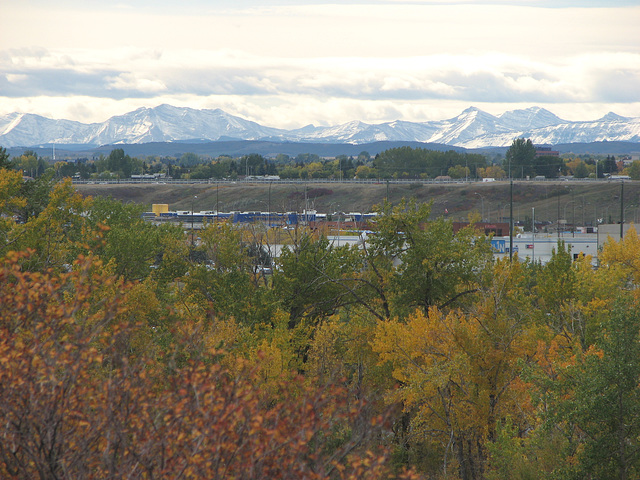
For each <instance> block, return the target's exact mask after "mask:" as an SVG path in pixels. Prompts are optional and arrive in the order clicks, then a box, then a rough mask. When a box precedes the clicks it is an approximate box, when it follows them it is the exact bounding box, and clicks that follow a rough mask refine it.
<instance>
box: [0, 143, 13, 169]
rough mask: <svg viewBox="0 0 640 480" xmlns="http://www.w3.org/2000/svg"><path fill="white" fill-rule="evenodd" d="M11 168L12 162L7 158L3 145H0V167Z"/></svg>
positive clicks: (7, 153) (7, 154)
mask: <svg viewBox="0 0 640 480" xmlns="http://www.w3.org/2000/svg"><path fill="white" fill-rule="evenodd" d="M2 168H4V169H6V170H11V169H12V168H13V162H12V161H11V160H10V159H9V152H7V149H6V148H4V147H0V169H2Z"/></svg>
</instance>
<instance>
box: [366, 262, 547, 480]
mask: <svg viewBox="0 0 640 480" xmlns="http://www.w3.org/2000/svg"><path fill="white" fill-rule="evenodd" d="M523 279H524V277H523V273H522V268H521V267H520V265H519V264H517V263H515V264H509V263H508V262H506V261H505V262H498V263H497V265H496V267H495V273H494V278H493V281H492V283H491V284H490V285H489V286H488V287H486V288H485V289H484V290H483V291H482V292H481V294H480V295H479V298H478V302H477V304H476V305H477V306H476V307H474V308H473V309H472V310H470V311H468V312H466V313H465V312H462V311H459V310H458V311H451V312H449V313H448V314H444V313H442V312H441V311H440V310H438V309H437V308H431V309H430V310H429V312H428V314H426V315H425V314H422V313H420V312H418V311H416V313H415V314H413V315H412V316H410V318H409V319H408V321H407V322H406V323H405V322H400V321H397V320H392V321H389V322H384V323H380V324H379V325H378V328H377V331H376V336H375V340H374V345H373V348H374V350H375V351H377V352H378V353H379V354H380V361H381V362H390V363H391V364H392V366H393V376H394V378H395V379H396V380H397V381H398V383H399V385H400V386H399V388H398V389H397V390H395V391H393V392H391V393H389V394H388V399H389V400H390V401H399V402H401V403H402V405H403V407H404V410H405V411H406V412H412V413H413V418H412V424H413V426H414V430H413V431H414V435H415V436H416V437H417V438H415V439H414V441H428V442H431V443H432V444H433V446H434V448H438V447H437V446H438V445H444V446H445V448H443V449H441V452H442V458H443V464H442V469H443V471H444V473H445V474H447V473H448V471H450V470H451V469H452V468H453V466H454V465H455V466H456V468H457V469H458V472H459V475H460V478H462V479H463V480H472V479H480V478H483V474H484V473H483V472H484V468H485V461H486V457H487V451H486V443H487V442H492V441H494V440H495V438H496V424H497V421H498V420H499V419H502V418H506V416H507V415H511V416H512V417H513V418H515V419H516V421H517V422H518V423H519V424H525V423H526V421H527V418H526V417H527V415H529V414H531V406H530V401H529V398H528V395H527V392H526V384H525V383H524V382H523V381H522V380H521V378H520V373H521V371H522V369H523V366H524V365H526V364H527V363H530V362H532V361H533V359H534V356H535V351H536V335H537V334H536V331H535V330H536V329H535V326H534V325H533V323H532V321H531V317H530V315H529V313H528V312H529V310H530V309H529V308H527V304H526V302H527V299H526V295H525V287H524V281H523Z"/></svg>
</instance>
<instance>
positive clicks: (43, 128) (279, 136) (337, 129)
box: [0, 105, 640, 149]
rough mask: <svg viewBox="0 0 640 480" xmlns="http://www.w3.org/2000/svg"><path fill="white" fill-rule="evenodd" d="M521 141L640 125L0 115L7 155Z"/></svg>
mask: <svg viewBox="0 0 640 480" xmlns="http://www.w3.org/2000/svg"><path fill="white" fill-rule="evenodd" d="M521 137H524V138H530V139H531V140H532V141H533V143H535V144H539V145H557V144H566V143H589V142H605V141H606V142H612V141H618V142H620V141H622V142H640V117H631V118H630V117H622V116H619V115H616V114H615V113H608V114H607V115H605V116H604V117H602V118H600V119H598V120H591V121H568V120H563V119H561V118H559V117H558V116H556V115H555V114H553V113H552V112H550V111H548V110H546V109H544V108H540V107H531V108H527V109H522V110H513V111H509V112H505V113H503V114H501V115H498V116H494V115H491V114H489V113H486V112H484V111H482V110H479V109H477V108H475V107H471V108H468V109H466V110H464V111H463V112H462V113H461V114H460V115H458V116H456V117H454V118H450V119H447V120H439V121H430V122H407V121H401V120H396V121H393V122H387V123H380V124H367V123H363V122H360V121H353V122H349V123H345V124H342V125H337V126H314V125H308V126H306V127H303V128H299V129H293V130H285V129H279V128H272V127H266V126H262V125H260V124H258V123H256V122H252V121H249V120H245V119H243V118H240V117H237V116H233V115H230V114H228V113H226V112H224V111H223V110H220V109H214V110H197V109H193V108H185V107H174V106H171V105H160V106H158V107H155V108H139V109H137V110H134V111H132V112H129V113H126V114H124V115H118V116H114V117H111V118H109V119H108V120H106V121H104V122H102V123H90V124H86V123H81V122H76V121H71V120H55V119H50V118H46V117H43V116H40V115H35V114H30V113H11V114H7V115H0V145H2V146H4V147H19V146H22V147H37V146H45V145H51V144H54V143H55V144H59V145H72V144H75V145H86V146H87V147H97V146H100V145H118V144H122V145H126V144H141V143H150V142H191V143H197V142H219V141H234V140H260V141H267V142H281V143H286V142H292V143H301V142H305V143H334V144H353V145H360V144H366V143H371V142H390V141H391V142H398V141H400V142H422V143H438V144H443V145H449V146H454V147H462V148H469V149H475V148H485V147H506V146H509V145H511V143H512V142H513V140H514V139H516V138H521Z"/></svg>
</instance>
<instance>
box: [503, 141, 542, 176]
mask: <svg viewBox="0 0 640 480" xmlns="http://www.w3.org/2000/svg"><path fill="white" fill-rule="evenodd" d="M535 157H536V147H535V146H534V145H533V143H532V142H531V139H526V140H525V139H524V138H517V139H515V140H514V141H513V142H512V143H511V146H510V147H509V149H508V150H507V153H506V155H505V161H504V169H505V171H506V172H507V174H509V173H510V175H511V177H515V178H524V177H526V176H527V175H535V169H534V163H535V162H534V160H535Z"/></svg>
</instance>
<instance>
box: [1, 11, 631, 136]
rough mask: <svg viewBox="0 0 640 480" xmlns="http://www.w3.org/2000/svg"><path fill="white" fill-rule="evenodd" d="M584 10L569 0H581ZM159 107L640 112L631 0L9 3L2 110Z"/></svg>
mask: <svg viewBox="0 0 640 480" xmlns="http://www.w3.org/2000/svg"><path fill="white" fill-rule="evenodd" d="M578 4H579V5H580V6H576V5H578ZM163 103H168V104H171V105H175V106H186V107H192V108H221V109H223V110H225V111H226V112H228V113H231V114H233V115H238V116H241V117H243V118H246V119H249V120H254V121H256V122H259V123H261V124H263V125H267V126H272V127H280V128H295V127H301V126H304V125H307V124H310V123H313V124H315V125H337V124H341V123H345V122H348V121H351V120H362V121H364V122H367V123H380V122H385V121H391V120H397V119H400V120H408V121H426V120H441V119H445V118H450V117H454V116H456V115H458V114H459V113H460V112H461V111H462V110H464V109H465V108H467V107H469V106H474V107H478V108H480V109H482V110H485V111H487V112H489V113H492V114H494V115H498V114H501V113H503V112H505V111H508V110H514V109H520V108H527V107H531V106H541V107H544V108H547V109H548V110H551V111H552V112H553V113H555V114H557V115H559V116H560V117H562V118H565V119H567V120H591V119H596V118H599V117H601V116H603V115H605V114H606V113H608V112H609V111H613V112H615V113H618V114H620V115H624V116H631V117H638V116H640V5H639V2H638V0H581V1H577V0H521V1H513V0H512V1H500V0H494V1H491V2H486V1H481V0H477V1H473V0H469V1H466V2H459V1H456V0H440V1H424V0H414V1H411V0H406V1H401V0H398V1H389V0H387V1H382V0H380V1H377V0H368V1H365V0H341V1H339V2H336V3H334V4H331V3H327V2H323V1H313V0H310V1H306V0H300V1H294V0H280V1H273V0H261V1H258V0H217V1H215V0H206V1H205V0H181V1H167V0H122V1H120V2H118V0H115V1H114V2H108V1H104V0H100V1H94V0H82V1H81V0H57V1H55V2H54V1H51V0H47V1H45V0H5V1H4V2H3V4H2V12H1V15H0V114H6V113H10V112H14V111H19V112H29V113H37V114H40V115H44V116H48V117H51V118H66V119H71V120H78V121H82V122H101V121H104V120H106V119H107V118H109V117H111V116H113V115H119V114H123V113H126V112H129V111H131V110H134V109H136V108H139V107H143V106H144V107H154V106H157V105H160V104H163Z"/></svg>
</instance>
